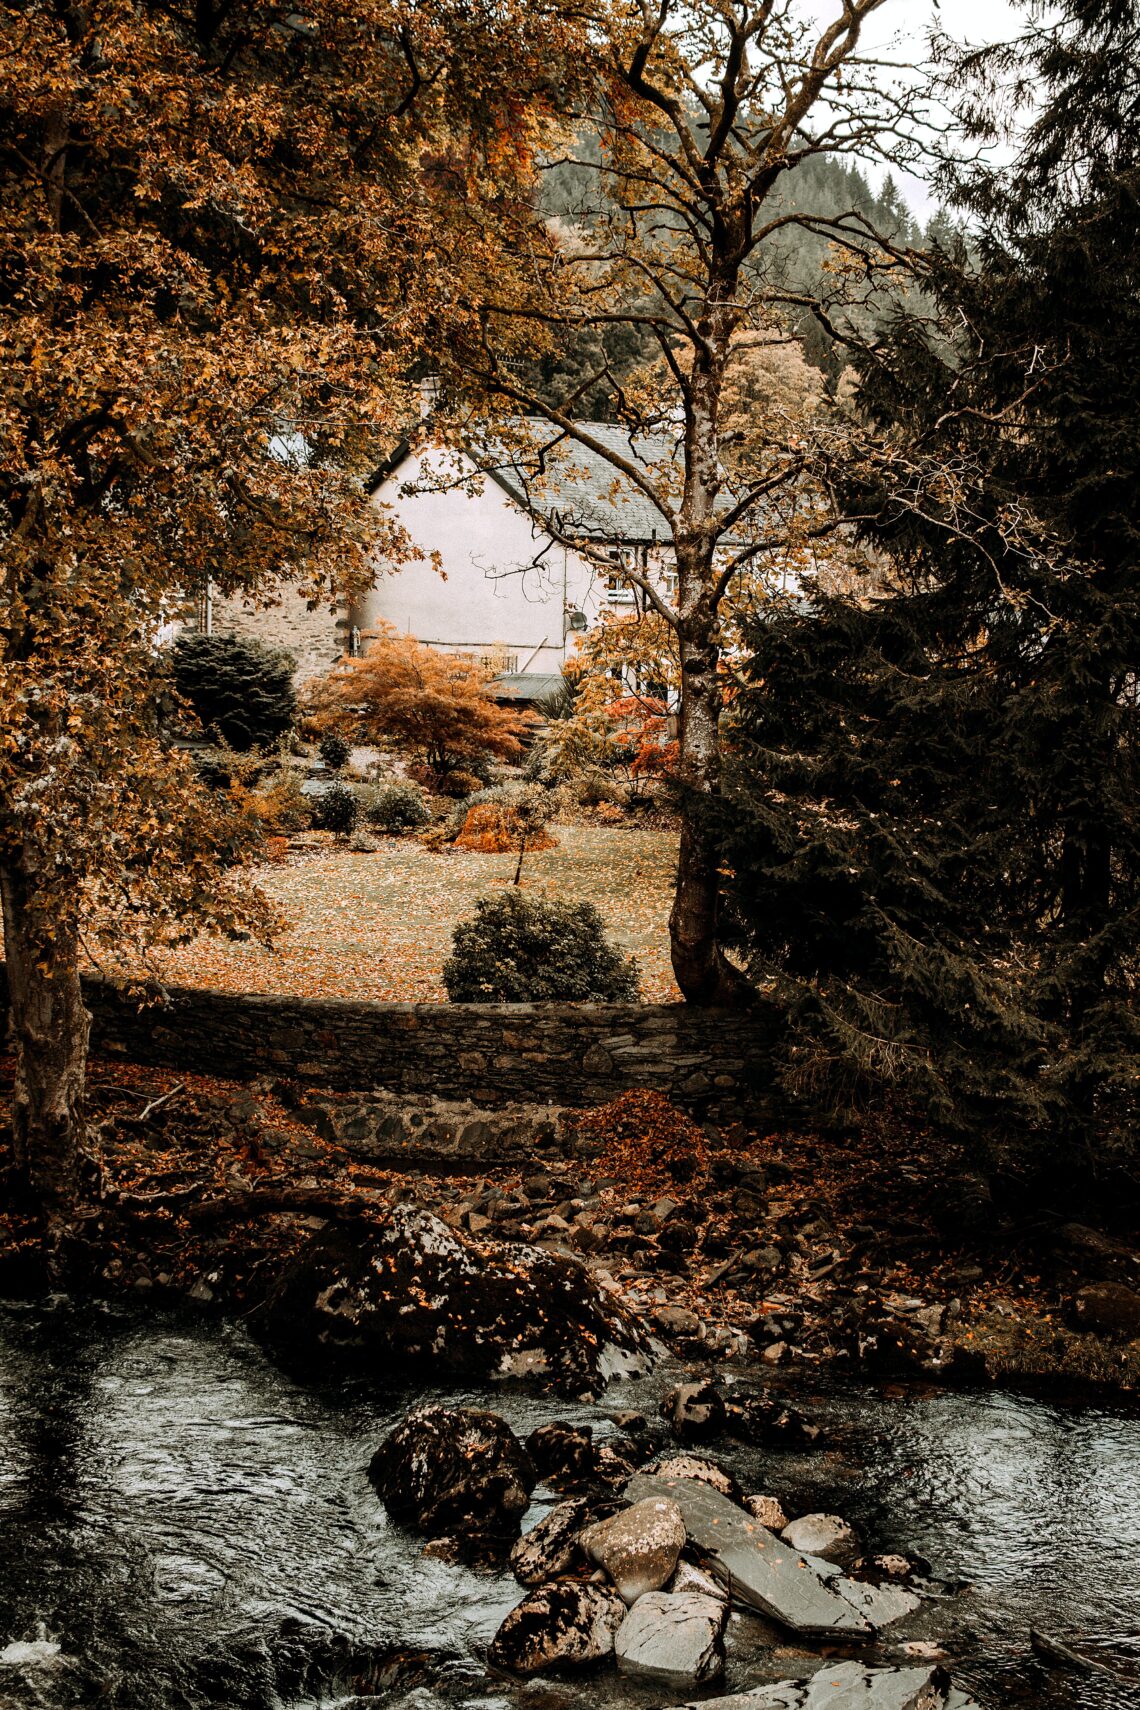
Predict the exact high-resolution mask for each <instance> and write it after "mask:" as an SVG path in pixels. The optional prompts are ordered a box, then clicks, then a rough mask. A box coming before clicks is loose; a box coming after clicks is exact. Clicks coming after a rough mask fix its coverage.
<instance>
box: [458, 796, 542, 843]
mask: <svg viewBox="0 0 1140 1710" xmlns="http://www.w3.org/2000/svg"><path fill="white" fill-rule="evenodd" d="M520 835H521V830H520V827H519V825H518V823H517V821H516V818H515V815H514V814H513V813H512V812H511V810H510V808H509V807H506V806H504V804H503V803H502V802H478V803H477V804H476V805H475V806H474V807H472V808H468V810H467V817H466V819H465V820H464V821H463V829H462V831H461V832H460V833H459V836H458V837H457V838H456V839H455V847H456V849H475V850H478V851H479V852H480V853H481V854H483V855H509V854H511V853H513V852H514V851H516V850H517V849H518V847H519V838H520ZM526 847H527V851H528V853H529V852H530V851H532V850H535V849H557V847H558V840H557V838H554V837H551V836H550V834H549V832H547V831H542V830H539V831H528V832H527V838H526Z"/></svg>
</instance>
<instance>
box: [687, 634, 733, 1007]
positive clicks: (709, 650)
mask: <svg viewBox="0 0 1140 1710" xmlns="http://www.w3.org/2000/svg"><path fill="white" fill-rule="evenodd" d="M717 659H718V651H717V647H716V644H715V642H713V641H712V640H711V639H709V638H704V639H702V641H700V642H698V643H695V644H694V643H693V642H690V641H687V640H686V639H685V638H684V637H682V640H681V729H680V733H679V748H680V756H679V765H678V772H679V776H680V779H681V783H682V786H683V789H684V797H683V801H682V808H681V847H680V851H679V853H678V858H677V888H676V891H675V892H674V896H673V907H672V910H671V911H670V915H669V939H670V950H671V954H672V960H673V973H674V975H675V976H676V980H677V984H678V985H679V986H680V988H681V993H682V995H683V997H684V998H685V999H686V1001H687V1002H689V1003H695V1004H703V1005H724V1006H726V1007H731V1008H740V1007H741V1006H742V1005H744V1004H747V1003H750V1002H751V1001H752V998H753V996H754V993H753V990H752V986H751V984H750V983H749V981H748V979H747V978H746V977H745V975H744V974H742V973H741V972H740V970H739V968H736V967H734V966H733V964H732V963H731V962H730V961H728V959H727V958H726V957H725V955H724V952H723V951H722V950H721V948H720V943H719V921H720V875H719V873H718V871H717V860H716V855H715V853H714V852H713V850H712V849H711V847H710V845H709V840H708V826H707V823H706V820H707V816H706V811H705V806H706V803H707V802H708V801H709V800H710V799H711V798H712V797H713V796H714V795H715V794H716V791H717V788H718V786H719V782H720V736H719V729H718V727H719V724H720V684H719V682H718V680H717Z"/></svg>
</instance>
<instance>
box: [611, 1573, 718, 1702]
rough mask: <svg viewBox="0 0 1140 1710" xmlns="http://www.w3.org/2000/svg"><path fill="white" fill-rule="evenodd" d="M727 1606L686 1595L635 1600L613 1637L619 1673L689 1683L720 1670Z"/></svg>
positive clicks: (665, 1593)
mask: <svg viewBox="0 0 1140 1710" xmlns="http://www.w3.org/2000/svg"><path fill="white" fill-rule="evenodd" d="M727 1619H728V1606H727V1604H725V1603H722V1602H721V1601H720V1600H719V1599H717V1598H715V1597H702V1596H700V1595H699V1594H698V1593H696V1592H691V1591H681V1592H673V1591H649V1592H646V1594H645V1596H644V1597H639V1598H638V1600H637V1602H636V1603H635V1604H634V1606H633V1608H632V1609H631V1610H630V1612H629V1614H628V1615H627V1616H626V1618H625V1620H624V1621H623V1622H622V1624H621V1626H620V1627H619V1628H618V1630H617V1634H616V1636H615V1638H614V1655H615V1656H616V1658H617V1665H618V1668H619V1669H620V1670H621V1672H622V1673H623V1674H632V1675H639V1676H640V1677H641V1678H642V1679H645V1680H663V1681H669V1682H673V1683H677V1682H681V1681H688V1682H692V1683H694V1684H697V1683H700V1682H702V1681H706V1680H715V1678H716V1676H717V1675H718V1674H720V1673H721V1671H722V1670H723V1668H724V1644H723V1642H722V1640H723V1634H724V1627H725V1622H726V1620H727Z"/></svg>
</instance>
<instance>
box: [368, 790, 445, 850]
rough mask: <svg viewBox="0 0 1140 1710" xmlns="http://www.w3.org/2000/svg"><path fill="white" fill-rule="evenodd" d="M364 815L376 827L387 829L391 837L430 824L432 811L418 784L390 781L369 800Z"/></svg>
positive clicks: (377, 828)
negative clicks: (393, 782) (392, 782)
mask: <svg viewBox="0 0 1140 1710" xmlns="http://www.w3.org/2000/svg"><path fill="white" fill-rule="evenodd" d="M364 817H365V819H366V820H367V821H368V823H369V825H370V826H371V827H372V829H373V830H374V831H384V832H387V833H388V835H389V836H390V837H391V836H396V835H398V833H400V832H401V831H416V830H418V829H419V827H420V826H421V825H427V824H428V822H429V820H430V819H431V813H430V811H429V809H428V805H427V803H426V802H425V801H424V797H423V791H422V790H420V789H418V788H417V787H416V785H415V784H389V785H388V787H387V789H384V790H381V791H380V793H379V795H378V796H376V797H375V799H374V800H373V801H371V802H369V804H368V807H367V808H366V809H365V814H364Z"/></svg>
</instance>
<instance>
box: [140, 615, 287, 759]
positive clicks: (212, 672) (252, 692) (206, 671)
mask: <svg viewBox="0 0 1140 1710" xmlns="http://www.w3.org/2000/svg"><path fill="white" fill-rule="evenodd" d="M293 670H294V660H293V656H292V654H291V653H286V652H283V651H282V650H281V649H279V648H274V647H267V646H266V645H265V643H264V642H260V641H249V640H247V639H246V638H245V637H244V636H240V635H184V636H181V637H180V638H179V640H178V641H176V642H175V644H174V646H173V647H172V648H171V651H170V673H171V676H172V678H173V680H174V686H175V688H176V689H177V690H178V693H179V694H180V695H182V696H183V697H184V699H185V700H187V701H188V702H189V703H190V705H191V706H192V707H193V709H194V711H195V712H196V713H197V715H198V718H199V719H200V720H201V723H202V728H203V729H204V730H205V731H206V733H207V734H208V735H212V736H217V737H220V738H221V740H222V741H223V742H227V743H229V745H230V747H231V748H236V749H238V750H239V752H244V751H245V750H246V749H249V748H261V747H267V746H268V745H269V744H270V743H272V742H275V741H276V740H277V738H278V737H280V736H284V734H285V732H286V731H287V730H288V729H289V728H290V726H291V725H292V723H293V721H294V719H295V718H296V716H297V697H296V695H295V694H294V692H293Z"/></svg>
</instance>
